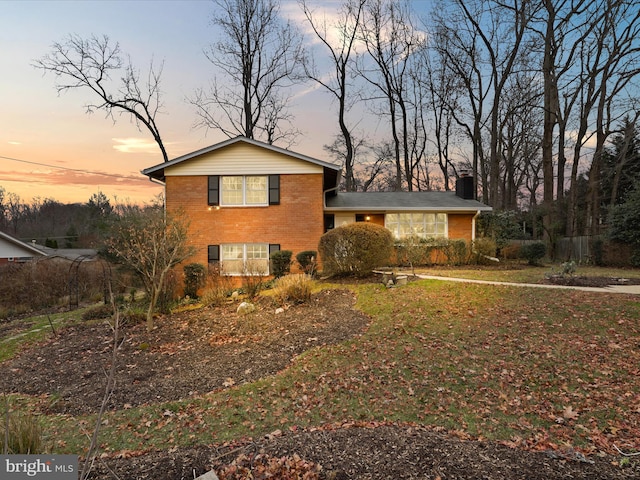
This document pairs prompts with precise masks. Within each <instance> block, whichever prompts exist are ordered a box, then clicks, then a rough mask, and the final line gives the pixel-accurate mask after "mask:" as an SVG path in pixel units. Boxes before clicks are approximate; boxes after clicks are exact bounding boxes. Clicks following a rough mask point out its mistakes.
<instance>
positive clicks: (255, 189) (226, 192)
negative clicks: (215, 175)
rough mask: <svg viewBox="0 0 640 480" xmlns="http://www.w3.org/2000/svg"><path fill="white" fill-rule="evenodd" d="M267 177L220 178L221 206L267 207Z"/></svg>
mask: <svg viewBox="0 0 640 480" xmlns="http://www.w3.org/2000/svg"><path fill="white" fill-rule="evenodd" d="M267 183H268V182H267V177H241V176H237V177H236V176H234V177H222V178H221V199H220V200H221V202H220V204H221V205H267V204H268V201H267V200H268V198H267V195H268V188H267V187H268V185H267Z"/></svg>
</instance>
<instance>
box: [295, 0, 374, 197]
mask: <svg viewBox="0 0 640 480" xmlns="http://www.w3.org/2000/svg"><path fill="white" fill-rule="evenodd" d="M366 2H367V0H346V2H345V3H344V5H343V6H342V9H341V11H340V13H339V19H338V20H337V23H336V24H332V25H329V24H328V23H327V21H326V19H325V20H320V19H319V18H318V17H317V16H316V15H315V14H314V12H313V10H312V8H311V6H310V5H309V3H308V1H307V0H299V3H300V6H301V7H302V10H303V12H304V15H305V17H306V19H307V21H308V22H309V25H310V26H311V29H312V30H313V32H314V34H315V35H316V37H317V38H318V40H320V43H321V44H322V45H323V46H324V47H325V48H326V51H327V52H328V55H329V59H330V61H331V68H332V72H331V73H330V74H328V75H325V74H323V73H321V72H320V71H319V70H318V68H317V66H316V63H315V61H314V59H313V57H307V58H306V60H305V63H304V67H305V73H306V75H307V77H308V78H309V79H311V80H312V81H314V82H315V83H316V84H318V85H320V86H321V87H322V88H324V89H325V90H326V91H327V92H329V93H330V94H331V95H332V96H333V97H334V98H335V100H336V101H337V102H338V126H339V128H340V135H341V136H342V140H343V143H344V147H345V153H344V165H343V166H344V176H345V190H346V191H348V192H351V191H355V190H356V188H357V184H356V180H355V174H354V158H355V149H354V140H353V132H352V129H351V127H350V126H348V125H347V113H348V111H349V109H350V107H351V103H350V102H351V101H352V100H351V99H352V97H351V94H350V93H349V92H350V87H351V85H350V83H349V75H350V73H351V71H352V62H353V60H354V56H355V55H356V51H355V45H356V40H357V37H358V32H359V28H360V24H361V21H362V11H363V7H364V5H365V4H366ZM334 35H337V38H338V40H337V42H334V41H333V40H332V39H333V37H334Z"/></svg>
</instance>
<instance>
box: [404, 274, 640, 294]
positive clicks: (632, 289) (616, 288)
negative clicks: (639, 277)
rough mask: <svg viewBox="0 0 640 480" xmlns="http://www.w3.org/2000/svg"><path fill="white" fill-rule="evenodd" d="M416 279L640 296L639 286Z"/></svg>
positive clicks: (430, 276) (437, 277) (444, 278)
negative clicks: (579, 285) (585, 285)
mask: <svg viewBox="0 0 640 480" xmlns="http://www.w3.org/2000/svg"><path fill="white" fill-rule="evenodd" d="M416 277H419V278H424V279H428V280H442V281H445V282H463V283H480V284H485V285H507V286H510V287H531V288H555V289H564V290H582V291H584V292H596V293H626V294H631V295H640V285H610V286H608V287H603V288H601V287H577V286H569V285H546V284H541V283H515V282H493V281H490V280H471V279H469V278H455V277H439V276H437V275H421V274H419V273H417V274H416Z"/></svg>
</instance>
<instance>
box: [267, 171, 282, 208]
mask: <svg viewBox="0 0 640 480" xmlns="http://www.w3.org/2000/svg"><path fill="white" fill-rule="evenodd" d="M269 205H280V175H269Z"/></svg>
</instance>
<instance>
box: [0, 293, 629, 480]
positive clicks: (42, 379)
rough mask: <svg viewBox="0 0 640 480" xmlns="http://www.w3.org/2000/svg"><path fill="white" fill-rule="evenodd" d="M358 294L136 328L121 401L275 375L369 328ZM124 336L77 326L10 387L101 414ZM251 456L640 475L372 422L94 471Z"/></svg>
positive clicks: (464, 475)
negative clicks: (118, 339) (118, 338)
mask: <svg viewBox="0 0 640 480" xmlns="http://www.w3.org/2000/svg"><path fill="white" fill-rule="evenodd" d="M354 302H355V298H354V295H353V294H352V293H351V292H349V291H347V290H331V291H323V292H321V293H319V294H317V295H314V297H313V299H312V301H311V302H309V303H307V304H303V305H296V306H292V307H291V308H289V309H287V310H285V311H284V312H282V313H277V314H276V312H275V306H274V305H273V304H272V302H271V301H270V300H269V299H263V300H261V301H260V302H259V304H258V309H257V310H256V312H254V313H252V314H251V315H249V316H247V317H242V316H239V315H237V314H236V312H235V308H236V306H237V304H229V305H226V306H223V307H219V308H211V309H200V310H194V311H187V312H182V313H179V314H174V315H171V316H165V317H160V318H157V319H156V328H154V329H153V331H152V332H150V333H147V331H146V328H145V326H144V325H142V324H138V325H125V327H124V328H123V334H124V336H123V342H124V343H123V344H122V347H121V351H120V352H119V354H118V355H119V356H118V358H119V362H121V367H120V368H118V376H117V379H116V381H117V384H116V388H115V391H114V394H113V395H112V397H111V401H110V405H109V408H112V409H121V408H125V406H128V405H130V406H137V405H142V404H146V403H156V402H165V401H171V400H176V399H180V398H187V397H190V396H193V395H199V394H204V393H207V392H210V391H215V390H219V389H224V388H228V387H229V386H230V385H232V384H236V385H237V384H240V383H243V382H251V381H255V380H256V379H259V378H262V377H264V376H267V375H271V374H275V373H277V372H278V371H280V370H282V369H283V368H286V367H287V365H289V363H290V362H291V360H292V359H293V358H294V357H295V356H296V355H298V354H300V353H302V352H304V351H305V350H308V349H310V348H313V347H315V346H318V345H327V344H333V343H337V342H342V341H344V340H346V339H348V338H352V337H353V336H354V335H359V334H361V333H362V332H363V331H364V330H366V328H367V327H368V325H369V322H370V319H369V318H368V317H366V316H365V315H364V314H362V313H361V312H359V311H357V310H355V309H354V308H353V305H354ZM5 327H7V330H9V325H5ZM11 331H15V329H13V328H11ZM112 340H113V339H112V335H111V331H110V330H109V328H108V327H107V326H106V325H105V323H102V322H95V321H94V322H87V323H84V324H80V325H77V326H74V327H69V328H66V329H64V330H62V331H60V332H58V334H57V336H53V335H52V337H51V338H50V339H49V340H48V341H47V342H44V343H43V344H41V345H39V346H38V347H37V348H34V349H32V350H27V351H24V352H23V353H22V354H21V355H18V356H17V357H16V358H14V359H12V360H10V361H7V362H4V363H3V364H0V370H1V371H2V372H3V374H2V375H0V392H19V393H24V394H31V395H44V396H45V397H47V396H48V400H47V401H46V402H45V404H46V405H47V406H46V409H48V410H49V411H50V412H56V413H65V414H71V415H78V414H86V413H91V412H95V411H97V409H98V408H99V405H100V402H101V400H102V396H103V388H104V387H103V385H104V377H105V376H104V369H105V368H108V366H109V361H110V352H111V343H112ZM54 399H55V400H54ZM243 442H244V443H243ZM241 454H242V455H244V461H245V463H246V462H249V463H251V462H257V459H258V458H260V456H262V457H263V458H264V457H265V456H266V457H267V458H280V457H287V458H293V459H297V460H295V462H294V463H296V462H297V463H296V464H309V465H320V466H321V467H322V469H321V471H320V478H322V479H328V480H330V479H334V480H347V479H385V480H387V479H391V478H393V479H418V478H420V479H438V478H440V479H489V478H495V479H505V480H509V479H533V480H535V479H555V478H574V479H575V478H583V479H586V478H607V479H623V478H624V479H628V478H640V461H639V460H635V459H632V460H631V461H630V462H628V466H626V467H620V466H619V464H618V462H619V459H615V458H612V457H595V458H589V459H584V458H583V457H580V456H579V455H573V454H572V453H571V452H568V453H567V454H564V455H560V454H558V452H529V451H520V450H515V449H511V448H508V447H506V446H502V445H498V444H492V443H481V442H474V441H468V440H461V439H458V438H454V437H450V436H447V435H446V434H445V433H444V432H436V431H432V430H429V429H428V428H422V427H415V426H406V425H387V424H366V423H365V424H358V425H341V426H336V427H327V426H325V427H323V428H317V429H309V430H306V431H303V430H297V431H296V430H294V431H285V432H275V433H274V434H273V435H269V436H267V437H263V438H259V439H254V440H251V441H249V440H245V441H239V442H237V443H233V444H227V445H218V446H211V445H201V446H194V447H188V448H187V447H185V448H178V449H175V448H173V449H171V450H165V451H152V452H147V453H145V454H142V455H138V456H124V457H122V458H118V455H115V456H113V457H108V458H103V459H100V460H99V461H97V463H96V465H95V467H94V470H93V472H92V474H91V478H93V479H96V480H107V479H113V478H120V479H140V480H142V479H153V480H175V479H193V478H195V477H196V476H198V475H201V474H203V473H205V472H207V471H209V470H210V469H212V468H217V469H220V468H222V467H223V466H224V465H228V464H229V463H230V462H232V461H233V460H234V459H235V458H236V457H238V456H239V455H241ZM258 454H261V455H258ZM114 474H115V475H117V476H114ZM228 478H240V477H228ZM256 478H257V477H256ZM273 478H298V477H293V476H291V477H284V476H280V477H278V476H276V477H273ZM300 478H302V477H300ZM308 478H315V477H308Z"/></svg>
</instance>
